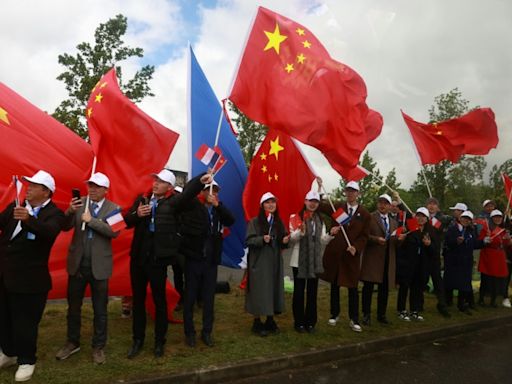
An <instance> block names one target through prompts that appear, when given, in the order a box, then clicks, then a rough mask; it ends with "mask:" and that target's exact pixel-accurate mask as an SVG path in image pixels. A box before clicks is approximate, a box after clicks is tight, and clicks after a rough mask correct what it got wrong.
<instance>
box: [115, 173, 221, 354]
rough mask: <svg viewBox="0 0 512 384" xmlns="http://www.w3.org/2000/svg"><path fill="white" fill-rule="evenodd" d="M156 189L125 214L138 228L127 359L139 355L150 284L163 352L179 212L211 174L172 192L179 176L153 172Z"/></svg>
mask: <svg viewBox="0 0 512 384" xmlns="http://www.w3.org/2000/svg"><path fill="white" fill-rule="evenodd" d="M153 177H154V181H153V189H152V192H151V193H150V194H149V195H148V196H139V197H138V198H137V199H136V200H135V202H134V204H133V206H132V207H131V209H130V211H129V212H128V213H127V214H126V215H125V217H124V220H125V221H126V224H127V227H128V228H135V232H134V235H133V241H132V246H131V250H130V257H131V259H130V280H131V284H132V293H133V326H132V331H133V345H132V347H131V349H130V351H129V352H128V358H130V359H131V358H133V357H135V356H137V355H138V354H139V352H140V350H141V348H142V346H143V344H144V338H145V333H146V308H145V302H146V289H147V286H148V284H150V286H151V292H152V295H153V301H154V303H155V349H154V354H155V356H156V357H161V356H163V354H164V345H165V341H166V339H165V337H166V334H167V326H168V318H167V301H166V294H165V286H166V282H167V266H169V265H171V264H173V263H174V262H175V261H176V256H177V253H178V250H179V244H180V235H179V223H178V221H177V220H176V214H177V212H178V211H179V210H180V209H182V208H184V206H186V205H187V204H190V203H191V202H192V201H193V199H194V198H195V197H196V195H197V194H198V193H199V192H200V191H201V190H202V189H203V185H204V184H207V183H210V182H211V181H212V176H211V175H210V174H204V175H202V176H198V177H196V178H194V179H192V180H191V181H190V182H189V183H188V184H187V186H186V187H185V189H184V190H183V193H180V194H173V193H172V192H173V189H174V183H175V182H176V177H175V176H174V173H172V172H171V171H169V170H168V169H163V170H162V171H160V172H159V173H158V174H153Z"/></svg>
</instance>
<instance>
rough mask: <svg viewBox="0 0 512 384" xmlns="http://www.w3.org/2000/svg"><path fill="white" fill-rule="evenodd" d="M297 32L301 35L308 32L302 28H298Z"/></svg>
mask: <svg viewBox="0 0 512 384" xmlns="http://www.w3.org/2000/svg"><path fill="white" fill-rule="evenodd" d="M295 32H297V35H299V36H304V34H305V33H306V32H304V30H303V29H302V28H297V29H296V30H295Z"/></svg>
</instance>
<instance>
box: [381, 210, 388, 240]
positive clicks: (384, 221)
mask: <svg viewBox="0 0 512 384" xmlns="http://www.w3.org/2000/svg"><path fill="white" fill-rule="evenodd" d="M382 222H383V223H384V228H386V239H387V238H388V237H389V224H388V220H387V217H386V216H382Z"/></svg>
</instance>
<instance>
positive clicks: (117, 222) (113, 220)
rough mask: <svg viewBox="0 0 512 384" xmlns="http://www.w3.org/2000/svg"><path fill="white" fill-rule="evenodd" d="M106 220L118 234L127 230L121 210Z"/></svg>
mask: <svg viewBox="0 0 512 384" xmlns="http://www.w3.org/2000/svg"><path fill="white" fill-rule="evenodd" d="M105 220H106V222H107V224H108V225H110V228H111V229H112V231H113V232H118V231H121V230H123V229H125V228H126V223H125V221H124V218H123V215H121V211H119V210H116V211H114V212H112V214H111V215H110V216H108V217H107V218H106V219H105Z"/></svg>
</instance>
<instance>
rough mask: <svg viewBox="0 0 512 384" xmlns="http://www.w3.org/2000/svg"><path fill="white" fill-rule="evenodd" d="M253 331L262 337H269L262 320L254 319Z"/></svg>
mask: <svg viewBox="0 0 512 384" xmlns="http://www.w3.org/2000/svg"><path fill="white" fill-rule="evenodd" d="M251 331H252V332H253V333H255V334H257V335H258V336H261V337H265V336H268V331H267V330H266V329H265V326H264V325H263V323H262V322H261V320H260V319H254V322H253V323H252V328H251Z"/></svg>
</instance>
